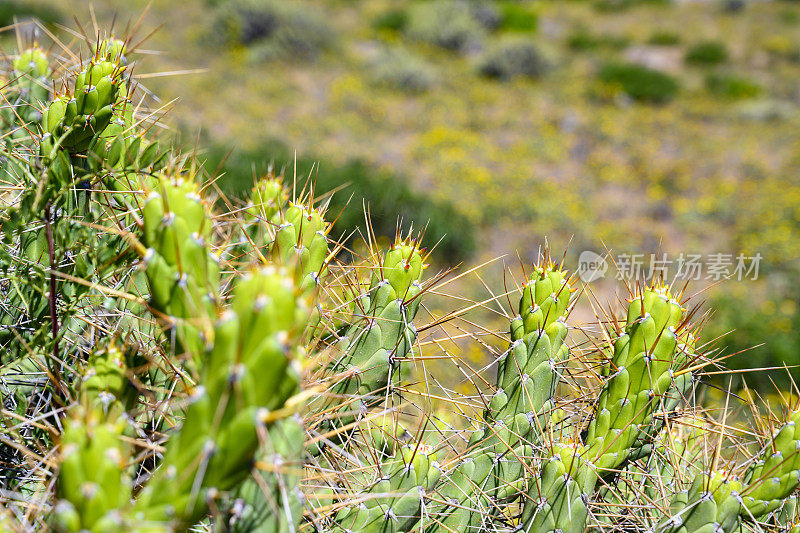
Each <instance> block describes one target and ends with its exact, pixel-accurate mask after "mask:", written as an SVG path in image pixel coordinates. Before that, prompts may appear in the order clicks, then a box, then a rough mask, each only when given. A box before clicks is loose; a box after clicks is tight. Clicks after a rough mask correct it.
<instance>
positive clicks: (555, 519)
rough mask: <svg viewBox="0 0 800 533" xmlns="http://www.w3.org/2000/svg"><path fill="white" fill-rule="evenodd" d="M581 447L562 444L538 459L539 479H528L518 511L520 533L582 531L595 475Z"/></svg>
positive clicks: (572, 532) (571, 532) (585, 452)
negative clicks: (524, 497)
mask: <svg viewBox="0 0 800 533" xmlns="http://www.w3.org/2000/svg"><path fill="white" fill-rule="evenodd" d="M586 454H587V450H586V449H585V448H584V447H583V445H581V444H579V443H575V442H570V441H565V442H560V443H556V444H554V445H553V448H552V451H551V453H550V456H549V457H548V458H545V459H543V460H542V466H541V470H540V476H539V479H534V480H532V483H531V488H530V490H529V491H528V498H527V500H526V502H525V505H524V507H523V510H522V521H521V524H522V528H521V530H522V531H525V532H531V533H532V532H538V531H563V532H564V533H581V532H583V530H584V529H585V527H586V526H585V524H586V518H587V502H588V500H589V497H590V494H591V492H592V491H593V490H594V485H595V483H596V481H597V473H596V471H595V468H594V466H593V465H592V464H591V462H589V461H587V460H586Z"/></svg>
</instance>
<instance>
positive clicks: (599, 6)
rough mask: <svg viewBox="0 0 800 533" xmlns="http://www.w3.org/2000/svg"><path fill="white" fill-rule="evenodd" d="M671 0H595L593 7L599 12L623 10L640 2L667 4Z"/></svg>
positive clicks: (640, 3)
mask: <svg viewBox="0 0 800 533" xmlns="http://www.w3.org/2000/svg"><path fill="white" fill-rule="evenodd" d="M671 1H672V0H595V1H594V4H593V5H594V8H595V9H596V10H597V11H601V12H610V13H613V12H615V11H625V10H626V9H629V8H632V7H635V6H638V5H642V4H657V5H661V4H669V3H670V2H671Z"/></svg>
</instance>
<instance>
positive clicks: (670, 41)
mask: <svg viewBox="0 0 800 533" xmlns="http://www.w3.org/2000/svg"><path fill="white" fill-rule="evenodd" d="M680 42H681V37H680V35H678V34H677V33H672V32H668V31H657V32H655V33H654V34H653V35H651V36H650V38H649V39H648V40H647V44H652V45H654V46H674V45H676V44H680Z"/></svg>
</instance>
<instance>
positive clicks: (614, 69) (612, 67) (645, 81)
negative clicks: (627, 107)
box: [598, 63, 680, 103]
mask: <svg viewBox="0 0 800 533" xmlns="http://www.w3.org/2000/svg"><path fill="white" fill-rule="evenodd" d="M598 77H599V79H600V81H602V82H603V83H606V84H610V85H617V86H619V87H620V88H621V89H622V91H624V92H625V94H627V95H628V96H630V97H631V98H633V99H634V100H638V101H642V102H651V103H665V102H668V101H670V100H672V99H673V98H674V97H675V95H676V94H677V93H678V90H679V89H680V85H679V84H678V81H677V80H676V79H675V78H673V77H672V76H670V75H669V74H665V73H663V72H660V71H658V70H653V69H651V68H647V67H645V66H642V65H635V64H629V63H608V64H606V65H604V66H603V67H602V68H601V69H600V72H599V75H598Z"/></svg>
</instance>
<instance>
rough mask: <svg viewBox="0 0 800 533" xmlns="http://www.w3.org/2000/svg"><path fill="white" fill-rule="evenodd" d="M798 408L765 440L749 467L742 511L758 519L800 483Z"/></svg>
mask: <svg viewBox="0 0 800 533" xmlns="http://www.w3.org/2000/svg"><path fill="white" fill-rule="evenodd" d="M798 423H800V411H795V412H794V413H792V415H791V416H790V417H789V420H788V421H787V422H786V423H785V424H783V426H781V428H780V429H778V431H777V432H776V433H775V435H774V436H773V437H772V439H770V442H768V443H767V445H766V446H765V448H764V450H763V452H762V453H761V456H760V457H759V458H758V460H757V461H756V462H755V463H754V464H753V465H752V467H751V468H749V469H748V471H747V474H746V478H745V481H746V483H747V485H746V487H745V489H744V490H743V491H742V499H743V502H744V510H743V512H742V514H743V515H745V516H747V517H751V518H753V519H759V518H761V517H763V516H765V515H767V514H769V513H771V512H772V511H774V510H776V509H778V508H779V507H780V506H781V505H782V504H783V502H784V501H785V500H786V498H788V497H789V496H791V495H792V493H793V492H794V491H795V490H796V489H797V488H798V487H800V478H799V477H798V470H800V452H798V450H800V431H798V429H797V426H798Z"/></svg>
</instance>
